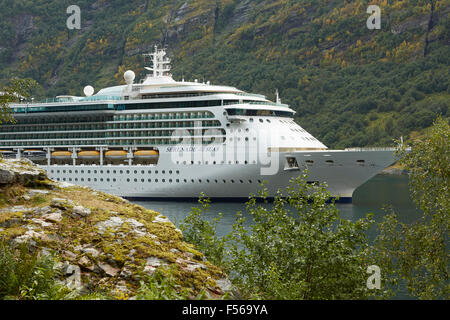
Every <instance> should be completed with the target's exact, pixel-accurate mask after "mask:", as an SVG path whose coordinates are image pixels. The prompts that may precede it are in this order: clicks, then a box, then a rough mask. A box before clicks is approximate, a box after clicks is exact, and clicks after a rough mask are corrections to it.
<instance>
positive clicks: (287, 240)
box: [184, 175, 373, 299]
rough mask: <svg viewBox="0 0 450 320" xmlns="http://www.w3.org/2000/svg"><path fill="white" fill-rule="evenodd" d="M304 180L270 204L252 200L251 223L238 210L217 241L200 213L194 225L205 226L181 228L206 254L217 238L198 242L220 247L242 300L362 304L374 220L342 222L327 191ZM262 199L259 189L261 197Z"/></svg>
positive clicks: (207, 242)
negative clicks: (224, 235) (368, 233)
mask: <svg viewBox="0 0 450 320" xmlns="http://www.w3.org/2000/svg"><path fill="white" fill-rule="evenodd" d="M306 181H307V179H306V175H302V176H300V177H299V178H297V179H294V180H293V181H292V182H291V184H290V186H289V187H288V188H287V189H286V190H283V194H282V193H281V192H279V194H278V195H277V197H276V198H275V199H274V202H273V204H271V205H270V207H268V204H265V205H263V204H260V203H258V202H257V199H256V198H255V197H251V198H250V200H249V202H248V203H247V211H248V212H249V214H250V216H251V218H252V219H253V221H254V223H253V224H252V225H251V226H250V229H249V230H248V229H246V228H245V227H244V222H245V219H244V217H243V215H242V214H241V213H238V215H237V219H236V223H235V224H234V225H233V231H232V232H231V234H230V235H228V236H227V238H220V239H219V238H217V237H215V235H214V231H213V229H214V227H213V226H211V225H210V226H209V227H205V226H204V223H206V224H209V222H204V223H199V222H198V217H197V216H198V211H195V212H194V213H193V214H194V215H195V216H196V218H195V220H194V221H195V222H196V223H195V225H197V226H201V227H202V228H200V229H199V228H189V229H188V228H186V227H185V228H184V230H185V231H188V232H187V235H186V236H187V237H188V238H189V239H190V241H194V243H195V244H196V245H197V246H198V247H199V249H200V250H202V251H203V252H208V251H210V247H211V246H214V241H203V239H205V238H207V239H209V240H211V239H216V240H217V241H218V243H219V245H218V246H216V248H222V250H224V252H223V253H222V255H219V256H222V257H223V260H222V263H221V266H222V267H224V268H225V270H226V271H228V273H229V276H230V278H231V280H232V282H233V284H234V285H235V286H236V287H237V288H239V291H240V293H241V294H242V296H243V297H244V298H263V299H361V298H367V297H369V296H370V295H371V292H370V291H369V290H368V289H367V288H366V280H367V274H366V268H367V266H368V265H369V264H368V262H369V260H368V258H369V250H368V249H369V246H368V240H367V237H366V231H367V230H368V228H369V227H370V226H371V224H372V223H373V220H372V218H371V216H368V217H366V218H364V219H360V220H358V221H356V222H351V221H349V220H345V219H341V218H340V216H339V211H338V209H337V208H336V206H335V204H334V201H332V202H329V199H330V197H331V194H330V193H329V192H328V191H327V190H326V189H325V187H324V186H317V185H311V184H308V183H307V182H306ZM282 195H283V196H282ZM266 196H267V190H266V189H263V190H262V191H261V192H260V194H259V197H260V198H265V197H266ZM185 221H186V222H187V223H189V221H192V218H188V219H187V220H185ZM191 226H193V225H192V224H191ZM202 230H207V231H208V234H207V236H206V237H203V236H202V237H199V236H198V234H199V233H201V232H202ZM193 234H194V235H195V236H193ZM196 239H200V240H202V241H197V242H196V241H195V240H196ZM224 242H225V244H224ZM207 257H208V255H207ZM208 259H209V257H208Z"/></svg>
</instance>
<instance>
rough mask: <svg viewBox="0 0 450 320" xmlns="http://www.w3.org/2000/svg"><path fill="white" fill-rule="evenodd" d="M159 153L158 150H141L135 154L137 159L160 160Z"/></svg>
mask: <svg viewBox="0 0 450 320" xmlns="http://www.w3.org/2000/svg"><path fill="white" fill-rule="evenodd" d="M158 156H159V152H158V151H156V150H139V151H136V152H135V153H134V157H135V158H136V159H143V160H146V159H158Z"/></svg>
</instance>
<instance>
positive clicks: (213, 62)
mask: <svg viewBox="0 0 450 320" xmlns="http://www.w3.org/2000/svg"><path fill="white" fill-rule="evenodd" d="M71 4H72V2H70V1H68V0H63V1H56V2H55V1H53V2H48V1H45V0H37V1H25V0H22V1H16V0H14V1H13V0H5V1H2V2H1V3H0V79H1V78H4V79H10V78H13V77H14V76H18V77H22V78H23V77H29V78H32V79H35V80H37V81H38V83H39V84H40V86H38V87H37V88H36V89H35V90H34V92H33V95H34V96H35V98H40V97H44V96H55V95H60V94H73V95H82V88H83V87H84V86H85V85H87V84H90V85H93V86H94V87H95V88H97V90H98V89H99V88H101V87H104V86H107V85H115V84H117V83H118V82H120V81H123V80H122V79H123V77H122V76H123V72H124V71H125V70H127V69H132V70H134V71H135V72H136V73H137V79H139V78H142V77H143V76H144V73H145V72H144V69H143V66H144V65H145V63H144V61H143V57H142V56H141V54H142V53H144V52H148V51H149V50H151V49H152V46H153V45H154V44H156V43H159V44H162V45H168V49H169V54H170V55H171V57H172V58H173V61H174V63H173V65H174V68H173V73H174V76H175V78H177V79H181V78H182V77H184V78H186V79H187V80H193V79H195V78H197V79H199V80H200V81H201V80H203V79H205V80H210V81H211V82H212V83H213V84H219V83H220V84H229V85H233V86H236V87H239V88H241V89H244V90H247V91H250V92H255V93H262V94H265V95H267V96H268V97H269V98H272V99H273V98H274V95H275V89H276V88H277V89H278V90H279V92H280V95H281V98H282V101H283V102H285V103H288V104H290V105H291V106H292V107H293V108H294V109H295V110H296V111H297V117H298V120H299V123H300V124H301V125H302V126H304V127H305V129H306V130H308V131H310V132H311V133H312V134H313V135H315V136H317V137H318V138H319V139H320V140H321V141H323V142H324V143H325V144H326V145H327V146H329V147H352V146H377V145H389V144H391V142H392V139H394V138H399V137H400V136H403V137H404V138H405V140H406V139H408V138H415V137H416V136H417V135H420V134H422V133H423V130H424V128H427V127H429V126H431V124H432V122H433V120H434V119H435V118H436V116H437V115H438V114H442V115H443V116H444V117H447V116H448V108H449V101H450V99H449V93H450V92H449V90H450V87H449V78H450V76H449V68H448V66H449V64H450V63H449V57H450V51H449V42H448V39H449V38H450V36H449V35H450V31H449V30H450V29H449V28H450V20H449V19H448V13H449V12H450V4H449V2H448V1H447V0H406V1H389V0H379V1H368V0H357V1H313V0H264V1H262V0H253V1H250V0H246V1H240V0H239V1H238V0H217V1H205V0H172V1H161V0H158V1H143V0H132V1H125V2H124V1H117V0H114V1H104V0H98V1H95V2H92V1H87V0H79V1H77V5H78V6H79V7H80V8H81V29H80V30H69V29H68V28H67V26H66V20H67V18H68V17H69V15H68V14H67V13H66V9H67V7H68V6H69V5H71ZM373 4H376V5H378V6H379V7H380V8H381V29H380V30H369V29H368V28H367V26H366V20H367V19H368V17H369V14H367V12H366V11H367V8H368V6H369V5H373Z"/></svg>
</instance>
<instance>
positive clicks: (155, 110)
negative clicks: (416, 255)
mask: <svg viewBox="0 0 450 320" xmlns="http://www.w3.org/2000/svg"><path fill="white" fill-rule="evenodd" d="M165 55H166V52H165V50H162V49H158V48H157V47H155V51H154V52H153V53H151V54H149V55H147V56H148V57H149V58H150V61H151V62H152V65H151V67H146V69H147V70H148V71H150V72H151V73H150V74H149V75H147V77H146V78H145V79H143V80H142V81H140V82H139V83H135V82H134V79H135V75H134V72H132V71H127V72H125V74H124V78H125V82H126V84H124V85H120V86H114V87H109V88H104V89H101V90H100V91H98V92H97V93H96V94H93V91H94V90H93V88H92V87H89V86H88V87H85V90H84V92H85V95H86V96H85V97H76V96H58V97H56V98H55V99H48V100H46V101H44V102H33V103H26V102H24V103H19V104H12V105H11V109H12V112H13V115H14V118H15V119H16V120H17V122H16V123H15V124H3V125H0V152H1V153H2V154H3V156H4V157H16V158H20V157H26V158H29V159H31V160H33V161H34V162H36V163H38V164H39V165H40V166H42V168H43V169H45V170H46V171H47V172H48V175H49V177H51V178H53V179H56V180H58V181H66V182H68V183H73V184H79V185H87V186H91V187H93V188H96V189H99V190H102V191H105V192H109V193H113V194H117V195H120V196H125V197H130V198H197V197H198V196H199V195H200V193H201V192H204V193H205V194H207V195H208V196H209V197H212V198H226V199H230V198H247V197H248V196H249V194H250V193H256V192H257V191H258V190H259V189H260V188H261V186H260V184H261V183H262V182H263V181H267V184H266V187H267V188H268V190H269V193H270V195H271V196H274V195H275V194H276V191H277V190H278V189H280V188H283V187H285V186H287V185H288V183H289V180H290V179H291V178H292V177H296V176H298V175H299V174H300V172H301V171H302V170H304V169H306V168H307V169H308V172H309V175H308V176H309V182H311V183H317V182H324V181H325V182H327V184H328V186H329V190H330V191H331V192H332V194H334V195H335V196H339V197H341V198H351V197H352V194H353V191H354V190H355V189H356V188H357V187H358V186H359V185H361V184H362V183H364V182H365V181H367V180H368V179H370V178H371V177H372V176H374V175H376V174H377V173H378V172H380V171H381V170H382V169H384V168H385V167H387V166H388V165H390V164H391V163H392V162H394V159H393V156H392V150H391V149H372V150H363V149H352V150H329V149H328V148H327V147H326V146H325V145H324V144H322V143H321V142H320V141H318V140H317V139H316V138H314V137H313V136H312V135H311V134H309V133H308V132H306V131H305V130H304V129H303V128H302V127H300V126H299V125H298V124H297V123H296V122H294V114H295V111H294V110H292V109H291V108H289V106H288V105H285V104H282V103H281V100H280V99H279V97H278V94H277V99H276V102H272V101H270V100H268V99H267V98H266V97H265V96H263V95H257V94H251V93H247V92H244V91H242V90H239V89H237V88H234V87H229V86H220V85H212V84H210V83H209V82H206V83H204V82H200V81H198V80H195V81H193V82H187V81H184V79H183V80H182V81H175V80H174V79H173V78H172V76H171V75H170V73H169V72H170V60H169V59H168V58H166V57H165Z"/></svg>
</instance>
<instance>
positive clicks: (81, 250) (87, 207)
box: [0, 160, 228, 298]
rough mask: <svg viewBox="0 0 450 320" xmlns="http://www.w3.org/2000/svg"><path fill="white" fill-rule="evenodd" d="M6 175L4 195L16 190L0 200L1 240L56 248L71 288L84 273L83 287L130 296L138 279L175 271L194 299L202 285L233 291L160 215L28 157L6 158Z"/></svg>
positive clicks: (1, 166) (215, 293)
mask: <svg viewBox="0 0 450 320" xmlns="http://www.w3.org/2000/svg"><path fill="white" fill-rule="evenodd" d="M0 176H1V180H0V193H1V194H4V195H10V196H9V197H8V198H7V199H3V202H0V239H3V240H6V241H8V242H9V243H10V244H11V245H13V246H14V245H17V244H20V243H28V244H29V247H30V248H32V249H33V250H40V251H45V252H54V253H55V254H57V255H58V257H59V259H60V261H61V264H60V268H61V274H62V275H63V279H61V280H62V281H65V282H66V284H67V285H68V286H73V283H72V282H71V281H73V275H74V274H75V273H77V272H78V273H77V274H79V276H80V279H79V281H78V282H77V288H78V289H83V290H87V291H98V290H100V291H103V292H108V293H110V294H114V293H117V290H120V291H121V292H123V291H126V292H125V293H126V294H128V295H129V296H131V297H132V296H133V295H134V294H135V293H136V291H137V290H138V289H139V286H140V281H146V279H147V277H149V276H151V275H152V274H154V273H155V272H156V271H157V270H161V271H162V272H164V273H168V274H169V273H170V274H172V275H176V277H177V280H178V283H180V284H181V287H182V288H188V289H189V290H191V292H192V296H193V297H194V296H195V295H196V294H198V293H199V292H200V291H201V290H205V291H206V292H207V294H208V293H209V296H210V297H212V298H218V297H220V296H221V295H223V294H225V292H226V291H228V290H224V289H223V288H227V285H224V284H226V283H227V282H226V280H224V278H226V277H225V275H224V274H223V273H222V271H221V270H220V269H219V268H218V267H216V266H214V265H212V264H211V263H209V262H208V261H206V260H205V259H204V256H203V254H202V253H200V252H198V251H197V250H195V248H194V247H193V246H192V245H191V244H188V243H186V242H184V241H183V235H182V234H181V232H180V231H179V230H178V229H177V228H176V227H175V226H174V225H173V224H172V223H171V222H170V221H169V220H168V219H167V218H165V217H164V216H162V215H160V214H159V213H157V212H155V211H152V210H148V209H145V208H143V207H141V206H138V205H134V204H132V203H130V202H129V201H127V200H124V199H122V198H119V197H115V196H112V195H108V194H105V193H101V192H99V191H94V190H92V189H90V188H85V187H78V186H67V185H64V184H60V183H58V182H53V181H50V180H48V179H47V178H46V176H45V172H43V171H42V170H40V169H39V168H37V167H35V166H33V165H32V164H31V163H29V162H27V161H13V160H8V161H2V162H1V163H0ZM24 184H33V185H35V184H38V185H39V186H40V188H36V187H35V186H34V189H29V188H26V187H24ZM0 200H1V199H0Z"/></svg>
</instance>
